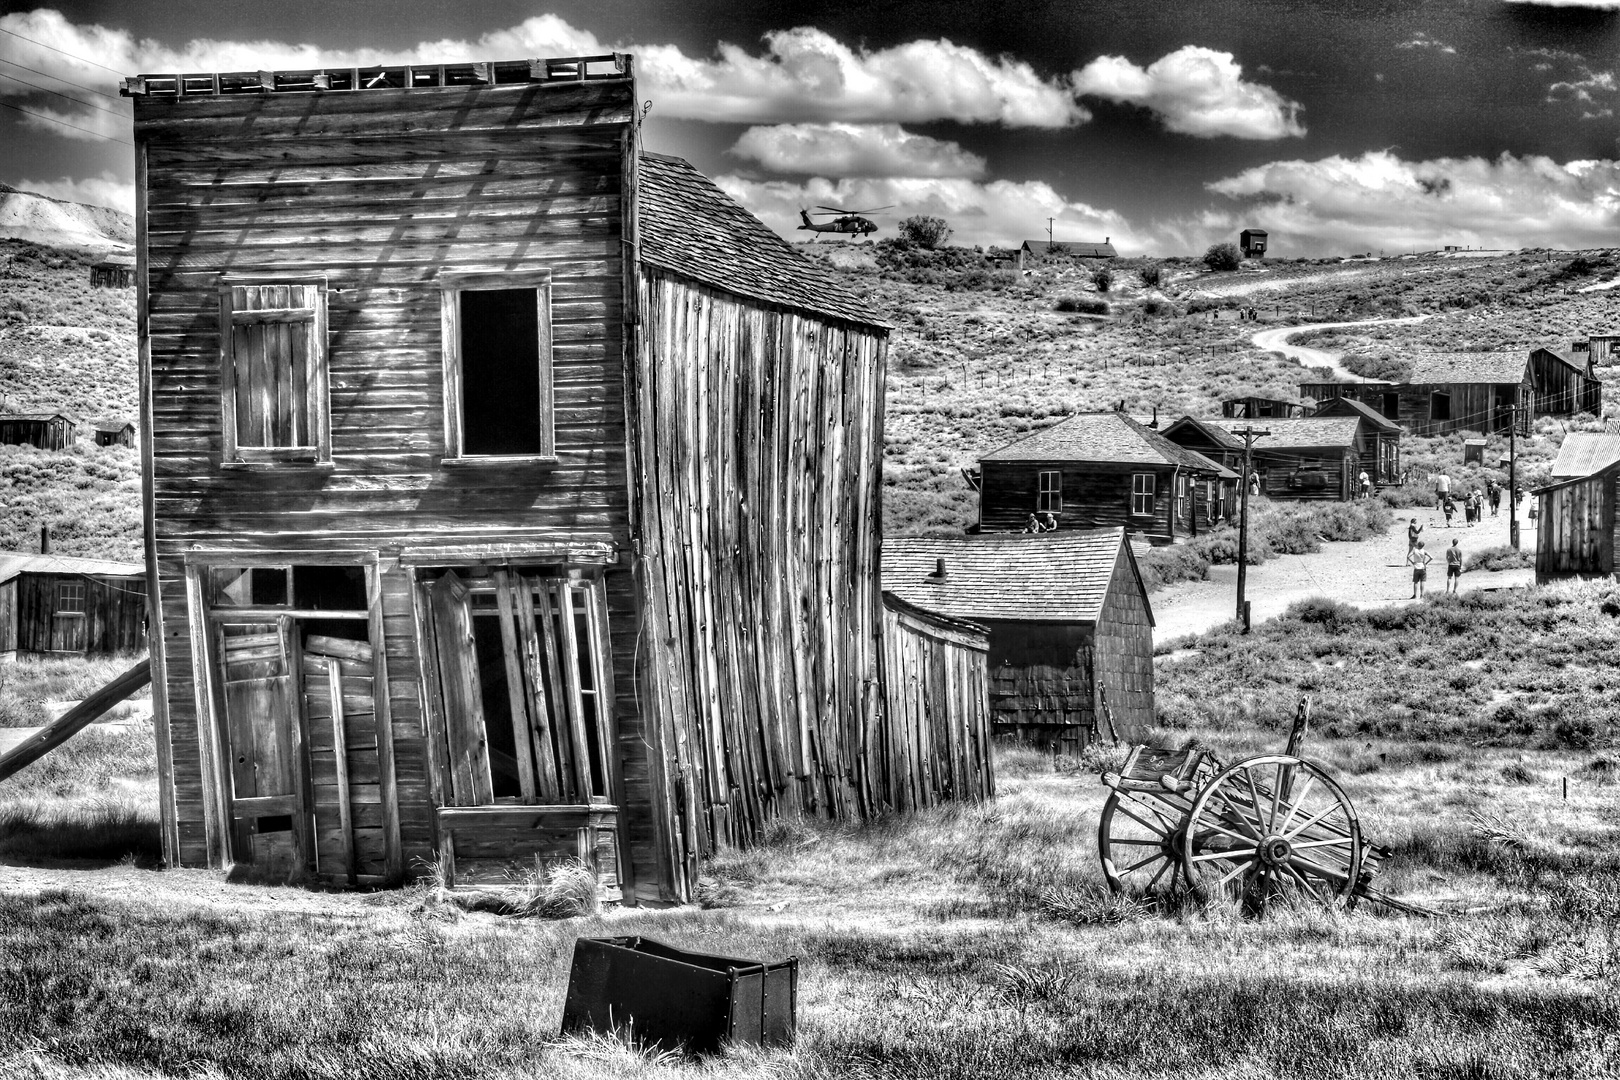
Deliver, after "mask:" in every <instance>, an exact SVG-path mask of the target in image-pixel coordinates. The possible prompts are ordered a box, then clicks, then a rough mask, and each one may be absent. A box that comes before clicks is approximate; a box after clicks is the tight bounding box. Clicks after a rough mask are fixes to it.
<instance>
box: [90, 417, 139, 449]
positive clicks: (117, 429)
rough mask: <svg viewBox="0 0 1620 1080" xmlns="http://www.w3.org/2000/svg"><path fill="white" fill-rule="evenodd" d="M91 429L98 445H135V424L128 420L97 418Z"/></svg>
mask: <svg viewBox="0 0 1620 1080" xmlns="http://www.w3.org/2000/svg"><path fill="white" fill-rule="evenodd" d="M90 430H91V433H92V434H93V435H94V436H95V439H96V445H97V446H134V445H135V425H134V424H132V423H130V422H129V421H128V420H95V421H92V422H91V424H90Z"/></svg>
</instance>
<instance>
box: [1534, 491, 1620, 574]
mask: <svg viewBox="0 0 1620 1080" xmlns="http://www.w3.org/2000/svg"><path fill="white" fill-rule="evenodd" d="M1617 494H1620V465H1611V466H1609V467H1608V468H1606V469H1601V470H1599V471H1598V472H1595V473H1593V474H1592V475H1590V476H1583V477H1579V478H1577V479H1574V480H1566V481H1564V482H1563V483H1559V484H1554V485H1551V486H1550V487H1545V488H1542V489H1540V490H1539V491H1537V492H1536V493H1535V496H1536V581H1537V582H1538V583H1543V582H1547V581H1553V580H1556V579H1558V578H1565V577H1609V576H1611V575H1613V574H1614V572H1615V563H1614V554H1615V539H1616V538H1615V528H1616V525H1617V519H1616V514H1615V499H1616V496H1617Z"/></svg>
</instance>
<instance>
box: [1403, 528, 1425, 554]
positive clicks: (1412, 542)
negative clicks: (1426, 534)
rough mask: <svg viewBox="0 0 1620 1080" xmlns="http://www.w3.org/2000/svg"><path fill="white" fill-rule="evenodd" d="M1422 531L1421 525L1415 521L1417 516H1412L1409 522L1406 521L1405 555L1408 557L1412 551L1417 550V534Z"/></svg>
mask: <svg viewBox="0 0 1620 1080" xmlns="http://www.w3.org/2000/svg"><path fill="white" fill-rule="evenodd" d="M1422 532H1423V526H1421V525H1419V524H1418V523H1417V518H1413V519H1412V520H1411V521H1410V522H1408V523H1407V526H1406V557H1407V558H1408V559H1410V558H1411V557H1412V552H1414V551H1416V550H1417V546H1418V535H1419V534H1420V533H1422Z"/></svg>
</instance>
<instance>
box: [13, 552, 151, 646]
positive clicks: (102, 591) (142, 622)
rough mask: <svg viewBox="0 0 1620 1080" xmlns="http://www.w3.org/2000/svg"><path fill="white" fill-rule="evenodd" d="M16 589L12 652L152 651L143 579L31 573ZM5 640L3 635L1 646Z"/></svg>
mask: <svg viewBox="0 0 1620 1080" xmlns="http://www.w3.org/2000/svg"><path fill="white" fill-rule="evenodd" d="M12 584H13V585H14V586H15V589H14V592H13V596H14V597H15V607H14V608H12V611H13V613H14V615H15V618H14V626H13V629H12V631H11V633H12V635H13V636H12V640H13V641H14V642H15V645H13V646H12V647H13V648H15V649H16V650H17V651H18V652H25V653H82V654H85V655H88V656H107V655H110V654H112V653H120V652H125V653H127V652H139V651H140V650H141V649H144V648H145V647H146V582H145V580H144V579H142V578H138V577H113V576H92V575H88V574H37V573H31V572H26V573H22V574H19V575H18V576H17V578H16V579H15V581H14V582H13V583H12ZM63 586H66V588H65V589H64V588H63ZM8 587H10V586H8ZM3 608H4V605H3V604H0V618H3V617H4V615H5V612H4V610H3ZM5 636H6V632H5V631H4V630H0V642H3V640H4V639H5ZM0 651H5V650H4V649H3V648H0Z"/></svg>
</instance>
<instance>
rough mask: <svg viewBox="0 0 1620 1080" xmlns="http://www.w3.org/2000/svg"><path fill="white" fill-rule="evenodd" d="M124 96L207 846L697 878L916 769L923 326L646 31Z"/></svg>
mask: <svg viewBox="0 0 1620 1080" xmlns="http://www.w3.org/2000/svg"><path fill="white" fill-rule="evenodd" d="M125 93H126V94H128V95H129V96H131V97H132V98H133V101H134V108H135V142H136V145H137V172H136V175H137V177H138V180H137V189H136V192H137V214H136V228H137V235H138V240H139V243H138V252H139V260H140V263H139V274H138V287H139V290H140V291H139V298H138V304H137V312H138V320H139V331H140V334H139V340H140V359H141V375H142V414H141V418H140V422H139V424H138V427H139V435H140V440H141V453H142V459H143V462H142V466H143V471H144V477H145V481H146V496H147V500H146V517H147V536H148V545H149V555H150V561H151V566H152V574H153V577H152V582H151V587H152V589H153V592H154V596H155V601H156V604H157V608H158V611H159V617H160V618H161V631H162V632H161V633H159V634H154V635H153V647H154V649H153V663H154V665H155V669H154V670H155V674H156V677H155V680H154V685H155V687H156V713H157V717H158V737H159V751H160V753H159V773H160V789H161V790H160V801H161V809H162V822H163V842H164V850H165V853H166V855H167V857H168V860H169V861H170V862H171V863H174V864H179V865H188V866H192V865H199V866H200V865H211V866H226V865H237V866H241V867H244V868H245V869H246V870H248V871H250V872H252V873H254V874H258V875H269V876H272V877H278V878H279V877H283V876H287V877H294V878H298V877H302V878H304V879H315V880H320V881H328V882H336V883H351V884H353V883H360V884H364V883H387V882H396V881H399V880H400V879H401V878H402V877H404V876H406V875H407V874H412V873H421V872H422V870H421V867H422V866H423V865H425V864H428V863H432V862H434V861H435V860H437V862H438V864H439V865H440V866H441V867H443V868H444V870H445V871H446V872H448V873H449V874H450V875H451V877H452V879H453V880H454V881H456V882H467V881H480V880H504V879H505V878H506V875H507V874H508V873H509V872H510V871H512V870H513V869H514V868H516V869H519V870H521V869H522V868H523V867H533V866H534V865H535V862H536V860H542V861H546V860H553V859H580V860H583V861H584V862H585V863H586V864H588V865H590V866H592V867H594V869H595V871H596V873H597V875H598V877H599V880H600V881H601V882H602V885H603V888H604V890H605V893H606V895H609V896H622V897H623V898H624V899H625V900H626V901H628V902H631V903H638V902H667V901H684V900H686V899H689V898H690V897H691V895H692V890H693V887H694V885H695V883H696V876H697V865H698V861H699V859H701V858H702V857H704V856H706V855H707V854H709V853H710V852H711V851H713V850H714V849H715V848H716V847H718V846H721V845H728V844H742V843H747V842H749V841H750V840H751V839H753V838H754V837H756V836H757V835H758V834H759V831H760V830H761V829H762V828H763V827H764V826H765V825H766V824H767V823H769V822H771V821H773V820H777V819H779V818H784V817H786V818H794V817H798V816H817V817H823V818H850V817H858V816H862V815H868V814H876V813H880V812H883V811H885V810H887V809H889V808H891V807H895V806H900V805H909V804H911V803H913V802H915V801H916V800H917V798H918V796H917V794H916V793H915V791H913V790H911V789H909V788H907V787H906V785H908V784H912V783H915V782H916V778H917V777H919V776H927V775H931V774H930V773H929V772H928V770H926V769H923V768H922V766H921V765H920V764H918V762H917V761H916V760H915V759H916V757H917V756H918V755H922V754H926V753H929V752H930V751H929V750H927V749H926V748H924V747H921V746H918V745H915V744H913V743H909V742H906V741H905V740H903V739H900V738H899V737H898V734H897V732H896V730H895V729H894V728H893V727H891V726H890V724H889V721H888V719H887V717H886V714H885V711H884V706H883V703H884V700H885V693H884V686H885V683H884V670H885V669H884V660H883V648H882V645H883V627H882V615H883V608H882V602H881V595H880V588H879V581H878V575H877V558H878V520H879V506H880V488H881V477H880V460H881V455H882V448H883V379H884V363H885V355H886V352H887V346H888V333H889V331H888V328H887V327H886V326H885V325H883V324H882V323H881V322H879V321H878V320H877V319H876V318H875V317H874V316H873V315H872V314H871V312H870V310H869V309H868V308H867V307H866V306H865V304H864V302H863V301H861V300H860V299H858V298H857V297H855V296H853V295H852V294H851V293H850V292H848V291H847V290H846V289H845V288H844V287H843V286H842V285H841V284H840V282H839V280H838V279H837V277H836V276H835V275H834V274H833V273H832V272H831V271H828V270H825V269H823V268H821V267H820V266H818V265H817V264H816V263H814V262H811V261H809V260H807V259H805V258H804V257H802V256H800V255H799V254H798V253H797V252H795V251H794V249H793V248H792V247H791V246H790V245H789V244H788V243H787V242H786V241H784V240H782V239H781V238H780V237H778V236H777V235H776V234H775V233H773V232H771V231H770V230H769V229H768V228H766V227H765V226H764V225H763V224H762V223H760V222H759V221H758V220H757V219H755V218H754V217H752V216H751V215H750V214H748V213H747V212H746V211H745V210H743V209H742V208H741V207H739V206H737V205H736V204H735V203H734V202H732V201H731V200H730V199H729V198H728V197H727V196H726V195H725V194H724V193H723V192H722V191H720V189H719V188H717V187H716V186H715V185H714V184H713V183H712V182H710V181H709V180H708V179H706V178H705V177H703V176H702V175H701V174H699V173H698V172H697V171H696V170H694V169H693V168H692V167H691V166H690V165H688V164H687V163H686V162H684V161H681V160H679V159H676V158H669V157H663V156H660V155H655V154H648V153H643V152H642V151H641V149H640V126H639V124H640V116H641V114H642V111H643V106H642V101H643V99H642V97H641V96H640V95H639V94H638V93H637V88H636V84H635V80H634V74H633V60H632V58H631V57H630V56H627V55H622V54H615V55H610V56H592V57H575V58H569V59H560V60H532V61H517V62H510V63H508V62H497V63H480V64H459V65H454V64H453V65H444V66H438V65H432V66H418V67H377V68H361V69H358V70H356V69H328V70H320V71H297V72H248V73H222V74H218V75H213V74H178V75H174V74H170V75H145V76H141V77H139V78H136V79H131V80H129V81H127V82H126V84H125ZM964 752H965V751H964ZM973 775H974V776H975V777H976V778H977V779H976V781H975V782H976V783H978V784H979V785H980V789H979V790H975V791H968V790H966V789H965V788H964V787H963V786H956V787H953V788H952V789H951V794H952V795H954V796H957V797H970V796H977V795H979V794H984V793H987V792H988V790H989V778H988V775H987V773H986V772H985V771H984V770H983V769H982V768H979V769H978V770H977V771H975V772H974V773H973ZM939 794H940V793H938V792H934V793H931V794H930V796H929V797H933V796H935V795H939Z"/></svg>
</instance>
